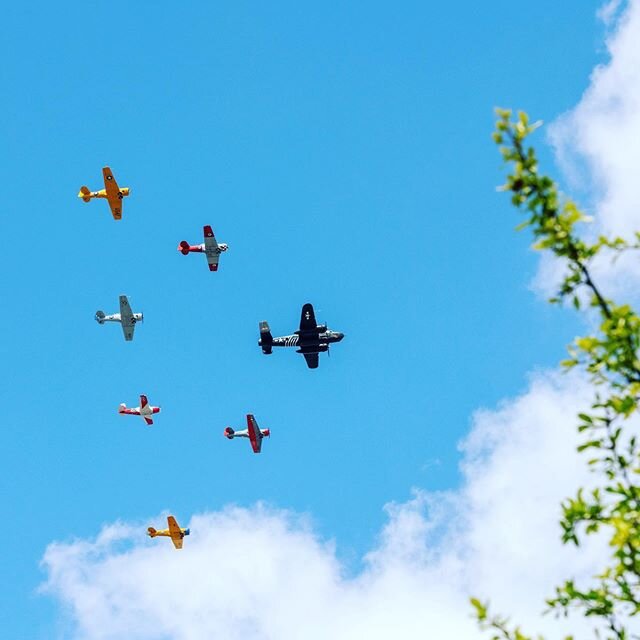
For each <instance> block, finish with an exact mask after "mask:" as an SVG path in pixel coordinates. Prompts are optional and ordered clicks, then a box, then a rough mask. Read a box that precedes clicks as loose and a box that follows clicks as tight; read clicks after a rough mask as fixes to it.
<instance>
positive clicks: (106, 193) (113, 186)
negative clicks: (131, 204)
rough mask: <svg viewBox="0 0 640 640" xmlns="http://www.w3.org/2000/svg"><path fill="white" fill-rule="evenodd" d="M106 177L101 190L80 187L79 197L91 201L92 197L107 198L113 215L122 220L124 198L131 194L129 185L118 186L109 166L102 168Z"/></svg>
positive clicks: (115, 218) (114, 217)
mask: <svg viewBox="0 0 640 640" xmlns="http://www.w3.org/2000/svg"><path fill="white" fill-rule="evenodd" d="M102 176H103V178H104V189H100V191H90V190H89V187H80V192H79V193H78V198H82V199H83V200H84V201H85V202H89V200H91V198H106V199H107V202H108V203H109V206H110V207H111V215H112V216H113V219H114V220H122V198H124V197H126V196H128V195H129V187H122V188H120V187H118V183H117V182H116V179H115V178H114V177H113V173H112V172H111V169H109V167H105V168H104V169H103V170H102Z"/></svg>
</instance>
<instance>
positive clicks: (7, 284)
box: [0, 0, 603, 638]
mask: <svg viewBox="0 0 640 640" xmlns="http://www.w3.org/2000/svg"><path fill="white" fill-rule="evenodd" d="M598 5H599V3H598V2H594V1H589V2H585V1H584V0H570V1H567V2H564V3H551V2H541V3H537V4H533V5H530V6H528V7H527V12H526V19H525V18H523V15H522V13H521V12H520V11H516V10H514V5H513V3H512V2H506V1H496V2H492V3H485V4H478V3H475V2H473V3H472V2H467V1H461V2H458V3H455V5H451V6H445V5H444V4H442V5H441V4H438V5H435V6H429V7H426V6H425V5H424V3H418V2H415V3H413V2H406V3H400V4H396V5H393V6H390V5H387V4H385V3H375V2H374V3H367V6H366V7H365V5H364V4H363V3H350V4H349V6H347V7H345V6H341V5H340V4H339V3H330V4H329V5H326V4H325V5H323V6H322V7H302V6H301V5H300V4H299V3H293V2H281V3H276V4H270V5H265V4H264V3H257V2H256V3H250V2H244V3H230V2H229V3H217V6H214V3H200V4H198V3H191V2H186V3H181V4H180V5H176V4H175V3H165V2H160V3H157V4H155V5H154V6H153V9H152V8H151V7H150V6H145V7H143V6H131V4H130V3H124V2H111V3H82V4H81V3H67V4H65V6H64V7H63V8H61V7H60V6H59V5H52V4H50V3H46V4H44V3H43V4H40V3H34V4H30V5H28V6H26V5H25V6H14V7H11V8H9V9H5V16H4V24H3V30H2V31H3V37H2V38H1V39H0V40H1V43H0V48H1V50H2V58H3V61H4V63H3V65H2V71H1V74H2V82H3V86H4V89H5V91H4V97H3V101H2V104H1V106H0V109H1V112H2V118H0V126H1V127H2V130H3V139H4V144H3V145H2V152H1V156H0V162H1V165H2V166H1V168H2V174H3V184H4V187H5V190H4V197H3V210H4V213H3V215H2V218H1V220H2V236H3V239H4V248H3V251H2V253H1V254H0V261H1V262H2V272H3V274H4V277H3V278H2V280H1V285H0V286H1V290H2V293H3V299H4V301H5V305H4V312H3V313H2V314H1V316H0V331H1V335H2V336H3V338H2V356H3V357H2V363H3V373H2V376H3V380H2V385H1V387H2V404H3V409H4V412H3V413H4V416H3V428H2V434H3V435H2V446H1V447H0V461H1V463H2V468H3V481H2V483H1V484H0V495H1V496H2V505H3V511H4V517H5V527H9V529H10V531H11V532H12V533H11V534H10V536H9V537H10V538H11V545H10V546H9V545H8V544H7V539H6V538H7V534H6V535H5V545H4V553H3V554H2V556H1V559H0V575H3V576H10V578H11V579H10V580H3V581H2V583H3V584H2V587H1V588H2V607H0V621H1V622H2V626H3V628H4V629H5V630H6V633H7V637H14V638H46V637H50V635H51V632H52V631H51V630H52V629H55V627H56V616H57V609H56V607H55V605H54V604H53V603H52V602H51V601H50V600H49V599H47V597H45V596H42V595H38V594H37V593H36V589H37V586H38V584H39V583H40V582H41V581H42V579H43V574H42V572H41V571H40V569H39V566H38V563H39V561H40V558H41V557H42V553H43V551H44V549H45V547H46V545H47V544H48V543H49V542H50V541H52V540H69V539H72V538H73V537H76V536H80V537H87V536H92V535H95V534H96V533H97V532H98V530H99V529H100V527H101V525H102V524H103V523H105V522H111V521H114V520H116V519H119V518H121V519H124V520H138V521H140V523H141V527H142V529H144V528H145V527H146V526H147V525H148V524H152V523H151V522H149V521H148V519H149V518H151V517H152V516H154V515H156V514H157V513H159V512H160V511H161V510H163V509H167V510H170V511H171V512H173V513H175V515H176V516H177V517H178V518H179V519H181V520H183V521H187V520H188V519H189V518H190V517H191V515H192V514H194V513H198V512H201V511H203V510H208V509H218V508H220V507H221V506H223V505H225V504H227V503H237V504H240V505H248V504H252V503H253V502H255V501H256V500H265V501H267V502H269V503H272V504H275V505H277V506H279V507H284V508H290V509H293V510H296V511H301V512H308V513H309V514H311V516H312V518H313V520H314V522H315V523H316V526H317V527H318V530H319V531H320V532H321V533H322V534H323V535H324V536H326V537H327V538H335V539H336V541H337V544H338V547H339V551H340V553H341V555H342V556H343V557H344V558H345V559H346V560H347V561H348V562H353V563H356V564H357V562H358V558H359V557H360V554H361V553H362V552H363V551H364V550H366V549H367V547H368V545H370V544H371V541H372V539H373V538H374V536H375V535H376V533H377V532H378V531H379V528H380V525H381V523H382V522H383V519H384V514H383V512H382V506H383V505H384V504H385V503H386V502H389V501H394V500H396V501H398V500H405V499H406V498H407V497H408V496H409V495H410V490H411V488H412V487H414V486H418V487H424V488H427V489H445V488H451V487H455V486H456V484H457V482H458V470H457V461H458V457H459V454H458V451H457V448H456V447H457V443H458V441H459V440H460V438H462V437H463V436H464V435H465V433H466V431H467V429H468V425H469V419H470V415H471V414H472V412H473V411H474V410H475V409H477V408H479V407H483V406H494V405H495V404H496V403H497V402H498V401H499V400H500V399H501V398H504V397H507V396H510V395H513V394H514V393H517V392H518V391H520V390H521V389H522V388H523V387H524V385H525V384H526V379H527V378H526V376H527V372H528V371H531V370H532V369H535V368H536V367H544V366H549V365H552V364H554V363H555V362H556V361H557V360H558V359H560V357H561V355H562V348H563V346H564V345H565V344H566V343H567V342H568V341H569V340H570V339H571V337H572V336H573V334H574V332H575V331H576V327H577V324H576V322H575V320H574V319H573V317H572V316H571V315H570V314H565V313H564V312H560V311H558V310H554V309H549V308H547V307H546V306H545V305H543V304H540V302H539V301H537V300H536V299H535V297H534V296H533V294H532V293H531V292H530V290H529V288H528V285H529V281H530V279H531V277H532V275H533V273H534V271H535V267H536V258H535V257H534V256H533V255H532V253H531V252H529V251H528V249H527V247H528V241H527V238H526V237H524V236H520V237H519V236H517V235H516V234H515V233H514V231H513V227H514V226H515V224H516V223H517V216H516V215H515V214H514V213H513V212H512V211H511V210H510V208H509V206H508V203H507V201H506V198H504V197H502V196H500V195H499V194H496V192H495V186H496V185H497V184H498V183H499V182H500V181H501V176H502V167H501V162H500V160H499V157H498V154H497V152H496V150H495V149H494V148H493V143H492V142H491V139H490V132H491V128H492V123H493V112H492V109H493V107H494V106H495V105H502V106H515V107H523V108H526V109H527V110H529V111H530V113H531V114H532V115H534V116H535V117H539V118H542V119H545V120H547V121H549V120H552V119H554V118H555V117H557V116H558V115H559V114H561V113H562V112H564V111H565V110H566V109H568V108H569V107H571V106H572V105H573V104H574V103H575V102H576V101H577V100H578V98H579V97H580V94H581V92H582V91H583V90H584V88H585V86H586V82H587V79H588V75H589V73H590V71H591V69H592V68H593V67H594V65H595V64H596V63H597V62H598V60H599V59H600V56H601V55H602V51H601V50H600V44H599V43H600V42H601V40H602V35H603V27H602V26H601V25H600V24H599V23H598V22H597V20H596V18H595V11H596V8H597V7H598ZM542 141H543V139H542V138H540V139H539V142H540V143H542ZM542 155H543V157H544V159H545V160H546V162H547V163H548V166H549V167H551V166H552V165H551V154H550V153H549V151H548V150H545V151H543V154H542ZM106 164H108V165H110V166H111V167H112V169H113V171H114V172H115V174H116V177H117V179H118V181H119V182H120V184H121V185H122V186H129V187H130V188H131V196H130V198H129V199H128V200H127V201H126V202H125V208H124V219H123V221H122V222H121V223H115V222H114V221H113V220H112V219H111V216H110V215H109V213H108V209H107V206H106V204H105V203H104V202H92V203H90V204H88V205H85V204H83V203H82V202H80V201H79V200H78V199H77V198H76V193H77V191H78V188H79V187H80V186H81V185H82V184H87V185H89V186H90V187H91V188H99V187H100V183H101V174H100V169H101V167H102V166H104V165H106ZM204 224H211V225H212V226H213V228H214V230H215V232H216V235H217V237H218V239H219V240H220V241H223V242H227V243H228V244H229V247H230V248H229V251H228V252H227V253H226V254H225V255H223V256H222V263H221V268H220V271H219V272H218V273H217V274H210V273H209V272H208V271H207V269H206V266H205V264H204V258H202V257H201V256H189V257H188V258H184V257H183V256H181V255H180V254H179V253H178V252H177V251H176V245H177V244H178V242H179V241H180V240H183V239H186V240H189V241H190V242H192V243H195V242H199V241H200V238H201V232H202V225H204ZM120 293H126V294H128V295H129V296H130V297H131V302H132V305H133V306H134V308H135V310H143V311H144V313H145V323H144V325H143V326H141V327H139V328H138V329H137V331H136V338H135V341H134V342H133V343H131V344H127V343H125V342H124V341H123V339H122V335H121V332H120V330H119V328H118V327H116V326H113V325H107V326H104V327H100V326H98V325H97V324H96V323H95V322H94V321H93V314H94V312H95V310H96V309H98V308H101V309H105V311H107V312H112V311H115V310H116V307H117V296H118V295H119V294H120ZM307 301H308V302H312V303H313V304H314V305H315V307H316V311H317V316H318V319H319V320H320V321H323V322H324V321H326V322H327V323H328V324H329V326H330V327H331V328H334V329H336V330H339V331H343V332H344V333H345V335H346V337H345V339H344V341H343V342H342V343H341V344H339V345H336V346H335V348H334V349H333V350H332V355H331V358H330V359H328V358H327V357H326V356H323V357H321V363H320V368H319V369H318V370H317V371H309V370H307V369H306V367H305V366H304V362H303V360H302V358H301V357H300V356H297V355H295V354H294V353H293V352H291V351H278V352H276V353H274V355H272V356H270V357H268V358H267V357H264V356H263V355H262V354H261V353H260V350H259V348H258V347H257V345H256V340H257V337H258V336H257V324H258V321H259V320H264V319H267V320H269V322H270V324H271V327H272V330H273V332H274V334H281V333H289V332H290V331H292V330H293V329H295V328H296V326H295V325H296V323H297V321H298V319H299V313H300V306H301V305H302V304H303V303H304V302H307ZM140 393H147V394H148V395H149V398H150V400H151V401H152V402H153V403H158V404H161V405H162V414H161V415H160V416H159V417H158V419H157V421H156V425H155V426H154V427H153V428H152V429H147V428H145V427H144V425H143V424H142V422H141V421H139V420H137V419H133V418H124V417H121V416H118V415H117V413H116V409H117V406H118V404H119V403H120V402H127V403H128V404H137V402H136V400H137V397H138V395H139V394H140ZM247 412H252V413H254V414H255V415H256V417H257V419H258V421H259V423H260V425H261V426H262V427H269V428H270V429H271V430H272V438H271V439H270V440H269V441H267V442H266V444H265V446H264V449H263V454H262V455H261V456H259V457H258V456H253V455H251V454H250V450H249V447H248V445H247V446H245V445H246V443H244V442H233V443H231V442H227V441H226V440H225V439H224V438H223V437H222V430H223V428H224V427H225V426H226V425H232V426H234V427H235V426H242V425H243V421H244V415H245V414H246V413H247ZM156 524H157V523H156ZM160 524H161V523H160ZM195 533H196V532H194V534H195Z"/></svg>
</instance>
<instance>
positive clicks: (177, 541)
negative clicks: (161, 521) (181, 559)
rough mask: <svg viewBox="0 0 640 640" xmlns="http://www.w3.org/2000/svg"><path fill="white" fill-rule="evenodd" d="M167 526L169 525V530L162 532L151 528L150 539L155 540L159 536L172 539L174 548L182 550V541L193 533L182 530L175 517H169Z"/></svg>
mask: <svg viewBox="0 0 640 640" xmlns="http://www.w3.org/2000/svg"><path fill="white" fill-rule="evenodd" d="M167 524H168V525H169V528H168V529H161V530H160V531H156V530H155V529H154V528H153V527H149V528H148V529H147V533H148V534H149V537H150V538H155V537H157V536H164V537H166V538H171V542H173V546H174V547H175V548H176V549H182V540H183V538H184V537H185V536H188V535H189V534H190V533H191V531H189V529H181V528H180V526H179V525H178V523H177V522H176V519H175V518H174V517H173V516H169V517H168V518H167Z"/></svg>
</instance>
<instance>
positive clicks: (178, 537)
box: [167, 516, 184, 549]
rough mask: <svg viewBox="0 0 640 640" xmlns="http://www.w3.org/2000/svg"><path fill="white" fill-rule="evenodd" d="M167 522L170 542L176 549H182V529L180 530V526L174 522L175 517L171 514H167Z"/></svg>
mask: <svg viewBox="0 0 640 640" xmlns="http://www.w3.org/2000/svg"><path fill="white" fill-rule="evenodd" d="M167 523H168V524H169V533H170V534H171V542H173V546H174V547H175V548H176V549H182V539H183V538H184V536H183V535H182V531H181V530H180V526H179V525H178V523H177V522H176V519H175V518H174V517H173V516H169V517H168V518H167Z"/></svg>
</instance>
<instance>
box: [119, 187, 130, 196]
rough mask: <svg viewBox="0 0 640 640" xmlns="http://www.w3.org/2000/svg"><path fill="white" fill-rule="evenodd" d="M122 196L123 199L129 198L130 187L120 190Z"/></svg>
mask: <svg viewBox="0 0 640 640" xmlns="http://www.w3.org/2000/svg"><path fill="white" fill-rule="evenodd" d="M120 194H121V195H122V196H123V197H126V196H128V195H129V187H122V188H121V189H120Z"/></svg>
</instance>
